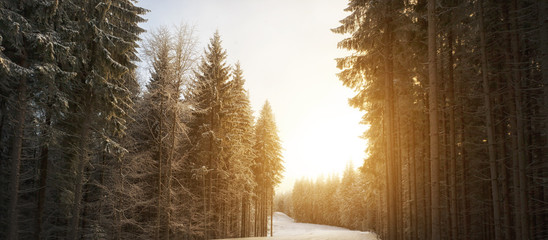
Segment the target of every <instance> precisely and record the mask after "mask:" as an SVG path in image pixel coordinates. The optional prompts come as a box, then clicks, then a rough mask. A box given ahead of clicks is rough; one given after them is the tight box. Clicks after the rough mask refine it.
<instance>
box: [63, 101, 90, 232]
mask: <svg viewBox="0 0 548 240" xmlns="http://www.w3.org/2000/svg"><path fill="white" fill-rule="evenodd" d="M83 109H89V106H84V108H83ZM91 112H92V111H91V110H88V112H87V113H88V114H86V115H87V116H84V117H83V119H82V120H81V121H82V124H81V125H80V135H79V145H78V149H77V151H78V153H77V154H76V157H75V159H74V161H76V167H77V169H76V186H75V190H74V204H73V207H72V218H71V219H70V225H69V235H68V236H69V237H68V239H77V238H78V237H79V235H80V212H81V209H82V189H83V186H84V170H85V167H86V165H87V164H88V161H89V159H88V141H89V132H90V124H91V119H90V118H91V116H89V115H90V114H89V113H91Z"/></svg>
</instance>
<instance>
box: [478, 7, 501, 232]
mask: <svg viewBox="0 0 548 240" xmlns="http://www.w3.org/2000/svg"><path fill="white" fill-rule="evenodd" d="M478 4H479V27H480V42H481V43H480V44H481V76H482V82H483V100H484V104H485V108H486V114H485V115H486V116H485V118H486V123H487V126H486V127H487V144H488V152H489V169H490V173H491V197H492V204H493V209H492V210H493V222H494V223H495V229H494V231H495V239H501V233H502V231H501V226H500V220H501V217H500V200H499V194H500V191H499V185H498V173H497V159H496V153H495V144H496V143H495V134H494V124H493V112H492V111H493V110H492V109H493V108H492V106H491V90H490V89H489V76H488V74H489V72H488V71H489V70H488V66H487V49H486V48H487V47H486V45H487V44H486V39H485V26H484V19H483V18H484V12H483V0H480V1H479V2H478Z"/></svg>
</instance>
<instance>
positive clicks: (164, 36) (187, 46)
mask: <svg viewBox="0 0 548 240" xmlns="http://www.w3.org/2000/svg"><path fill="white" fill-rule="evenodd" d="M146 12H147V10H145V9H142V8H140V7H137V6H135V5H134V1H130V0H111V1H104V0H91V1H87V0H86V1H84V0H69V1H41V0H28V1H0V79H1V81H0V100H1V101H0V172H1V173H0V212H1V213H2V214H0V239H213V238H227V237H244V236H265V235H266V234H267V229H268V227H267V225H268V223H267V219H268V215H270V214H271V212H272V205H273V204H272V201H273V200H272V199H273V195H274V187H275V185H276V184H278V183H279V182H280V177H281V176H280V174H281V171H282V170H283V165H282V160H281V143H280V139H279V137H278V134H277V129H276V123H275V121H274V116H273V113H272V109H271V107H270V105H269V103H268V102H266V103H265V105H264V107H263V109H262V110H261V113H260V116H259V118H258V119H257V120H255V119H254V117H253V115H252V114H253V113H252V110H251V106H250V102H249V97H248V93H247V92H246V91H245V90H244V83H245V80H244V77H243V71H242V69H241V68H240V65H239V64H235V65H234V67H232V66H229V65H227V64H226V63H225V61H226V56H227V55H226V51H225V50H224V49H223V48H222V47H221V39H220V36H219V34H218V33H215V35H214V36H213V37H212V38H211V41H210V43H209V45H208V47H207V48H206V50H205V52H204V54H203V55H202V56H201V58H199V57H198V54H197V53H196V40H195V38H194V36H193V32H192V29H191V28H189V27H187V26H184V25H183V26H180V27H177V28H175V29H174V31H170V30H168V29H166V28H159V29H157V30H154V31H152V32H151V33H149V34H147V35H146V38H145V40H144V41H141V40H140V34H141V33H143V32H144V30H143V29H141V28H140V27H139V26H138V23H140V22H143V21H144V19H143V18H142V17H141V16H142V15H143V14H145V13H146ZM138 43H139V44H140V45H142V52H143V54H142V56H139V57H138V55H137V48H138V47H139V46H138ZM140 58H142V59H143V61H144V62H145V63H146V65H147V66H148V67H149V69H148V72H147V73H146V78H147V79H146V82H147V84H146V86H140V85H139V81H138V80H137V74H136V72H137V70H136V69H137V65H138V64H139V61H141V60H140ZM141 65H145V64H141ZM142 89H144V90H142Z"/></svg>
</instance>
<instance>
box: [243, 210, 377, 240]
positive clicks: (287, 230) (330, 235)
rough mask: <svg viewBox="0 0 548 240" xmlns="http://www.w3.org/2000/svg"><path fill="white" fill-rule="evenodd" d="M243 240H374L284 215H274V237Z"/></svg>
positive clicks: (357, 233) (367, 236)
mask: <svg viewBox="0 0 548 240" xmlns="http://www.w3.org/2000/svg"><path fill="white" fill-rule="evenodd" d="M241 239H245V240H267V239H268V240H276V239H280V240H289V239H295V240H376V239H377V238H376V235H375V234H373V233H369V232H360V231H351V230H348V229H345V228H340V227H333V226H326V225H318V224H309V223H296V222H295V221H294V220H293V219H292V218H290V217H288V216H287V215H285V214H284V213H281V212H276V213H274V237H268V238H266V237H263V238H241Z"/></svg>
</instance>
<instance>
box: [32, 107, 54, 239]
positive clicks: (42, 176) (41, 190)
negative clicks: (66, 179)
mask: <svg viewBox="0 0 548 240" xmlns="http://www.w3.org/2000/svg"><path fill="white" fill-rule="evenodd" d="M50 114H51V113H50V109H46V120H45V129H46V130H44V132H43V133H42V134H43V135H44V136H45V137H46V138H47V137H48V134H49V128H50V125H51V117H50ZM45 141H47V140H45ZM42 144H43V145H42V149H41V151H40V171H39V177H38V179H39V183H38V184H39V185H38V200H37V201H38V202H37V206H36V228H35V233H34V237H35V239H40V237H41V235H42V227H43V226H42V225H43V224H42V218H43V217H44V205H45V202H46V182H47V179H48V158H49V146H48V145H47V144H44V143H42Z"/></svg>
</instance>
